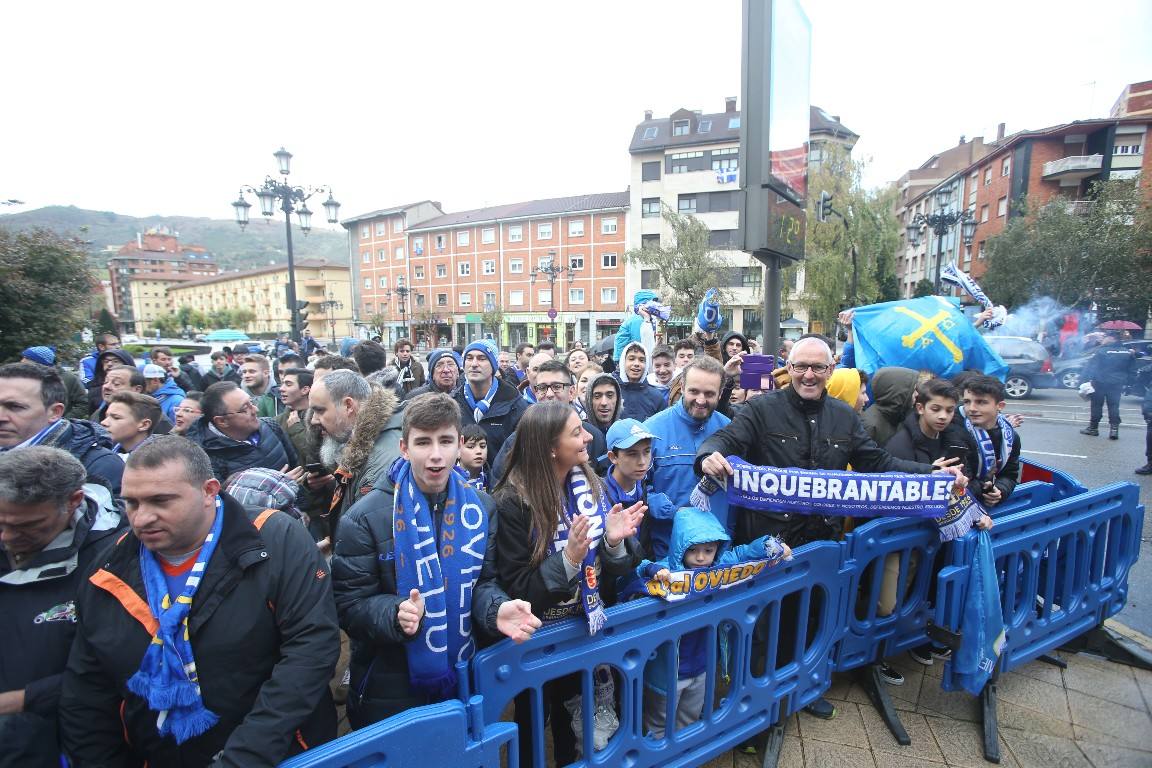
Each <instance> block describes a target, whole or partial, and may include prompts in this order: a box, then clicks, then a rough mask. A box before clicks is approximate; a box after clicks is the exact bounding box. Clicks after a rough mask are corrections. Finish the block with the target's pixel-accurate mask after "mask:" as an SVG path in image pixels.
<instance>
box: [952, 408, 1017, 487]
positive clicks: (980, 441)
mask: <svg viewBox="0 0 1152 768" xmlns="http://www.w3.org/2000/svg"><path fill="white" fill-rule="evenodd" d="M960 413H961V414H963V413H964V409H963V408H961V409H960ZM964 426H965V427H967V428H968V433H969V434H971V435H972V438H973V439H974V440H975V441H976V445H977V446H978V447H979V448H980V450H979V451H978V452H977V453H976V458H977V459H979V465H978V467H977V469H978V470H979V471H978V473H977V474H978V475H979V479H980V480H993V481H994V480H995V479H996V475H997V474H999V473H1000V470H1002V469H1004V465H1006V464H1007V463H1008V459H1009V457H1011V455H1012V446H1013V445H1014V444H1015V443H1016V430H1015V429H1013V428H1012V425H1011V424H1009V423H1008V419H1006V418H1004V417H1003V416H997V417H996V426H997V427H999V428H1000V459H999V461H997V459H996V446H995V445H994V444H993V443H992V436H991V435H990V434H988V430H986V429H981V428H980V427H977V426H976V425H975V424H973V423H972V422H971V421H969V420H968V417H967V416H965V417H964Z"/></svg>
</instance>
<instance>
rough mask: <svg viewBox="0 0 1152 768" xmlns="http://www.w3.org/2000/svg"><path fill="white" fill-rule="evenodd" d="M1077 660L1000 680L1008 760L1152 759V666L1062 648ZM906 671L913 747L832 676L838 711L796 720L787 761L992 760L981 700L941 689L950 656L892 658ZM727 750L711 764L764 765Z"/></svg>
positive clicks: (873, 767) (1066, 767)
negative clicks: (926, 661) (929, 660)
mask: <svg viewBox="0 0 1152 768" xmlns="http://www.w3.org/2000/svg"><path fill="white" fill-rule="evenodd" d="M1055 655H1057V656H1058V657H1059V658H1061V659H1063V660H1064V661H1066V662H1067V663H1068V668H1067V669H1065V670H1061V669H1059V668H1058V667H1055V666H1052V665H1050V664H1046V663H1044V662H1040V661H1034V662H1032V663H1030V664H1028V665H1026V666H1024V667H1021V668H1020V669H1018V670H1016V671H1014V672H1010V673H1008V674H1006V675H1004V676H1003V677H1002V678H1001V679H1000V687H999V707H998V711H999V715H1000V753H1001V755H1000V765H1002V766H1008V767H1009V768H1150V767H1152V672H1149V671H1146V670H1142V669H1136V668H1134V667H1128V666H1125V665H1123V664H1115V663H1112V662H1109V661H1105V660H1103V659H1100V658H1098V657H1095V656H1089V655H1086V654H1066V653H1057V654H1055ZM889 662H890V663H891V664H892V666H894V667H896V668H898V669H899V670H900V671H901V672H903V673H904V676H905V678H906V682H905V683H904V685H902V686H888V693H889V695H890V696H891V697H892V700H893V704H894V705H895V707H896V709H897V710H898V711H899V715H900V719H901V721H903V723H904V727H905V729H907V731H908V735H909V736H910V737H911V738H912V743H911V745H909V746H907V747H903V746H900V745H899V744H897V743H896V740H895V739H893V738H892V735H891V733H889V731H888V728H887V727H885V725H884V722H883V721H882V720H881V719H880V716H879V715H878V714H877V713H876V710H875V709H874V708H873V707H872V704H871V703H870V702H869V701H868V697H867V695H866V694H865V693H864V691H863V689H862V688H860V686H858V685H856V684H855V683H854V682H853V676H852V675H850V674H845V675H836V676H835V677H833V683H832V687H831V689H830V690H829V691H828V694H827V698H828V699H829V700H831V701H833V702H834V703H835V704H836V709H837V713H836V717H835V718H833V719H832V720H819V719H817V718H814V717H812V716H810V715H807V714H805V713H803V712H801V713H799V714H798V715H794V716H793V717H792V718H790V719H789V722H788V727H787V730H786V731H785V734H786V736H785V746H784V751H783V754H782V756H781V759H780V766H781V768H841V767H842V768H937V767H938V766H964V767H966V768H984V767H986V766H991V765H993V764H992V763H989V762H987V761H985V760H984V755H983V749H982V746H981V744H982V742H981V739H982V737H981V730H980V706H979V699H977V698H974V697H972V696H969V695H967V694H965V693H945V692H944V691H942V690H941V689H940V673H941V670H942V669H943V664H942V663H941V662H940V661H937V662H936V663H935V664H934V665H933V666H931V667H923V666H921V665H919V664H917V663H916V662H914V661H912V660H911V659H910V658H908V656H907V655H903V656H901V657H899V658H895V659H890V660H889ZM759 765H760V761H759V758H757V757H754V756H748V755H743V754H739V753H736V752H732V753H728V754H725V755H722V756H721V757H718V758H716V759H714V760H712V761H710V762H708V763H706V765H705V768H757V767H758V766H759Z"/></svg>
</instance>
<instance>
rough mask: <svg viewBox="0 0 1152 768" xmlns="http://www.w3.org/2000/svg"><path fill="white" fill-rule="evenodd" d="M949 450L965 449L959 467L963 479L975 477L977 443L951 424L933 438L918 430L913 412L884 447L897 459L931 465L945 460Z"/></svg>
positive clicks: (957, 424) (961, 427)
mask: <svg viewBox="0 0 1152 768" xmlns="http://www.w3.org/2000/svg"><path fill="white" fill-rule="evenodd" d="M952 446H962V447H963V448H964V451H965V454H964V461H963V463H962V464H961V465H960V466H961V469H963V470H964V475H965V477H969V478H971V477H975V476H976V452H977V450H979V449H978V448H977V447H976V441H975V440H973V439H972V435H970V434H969V433H968V430H967V429H965V428H964V427H963V426H962V425H961V424H959V423H958V422H955V421H953V422H951V423H950V424H949V425H948V426H947V428H945V430H944V431H943V432H941V433H940V434H939V435H938V436H937V437H935V438H932V437H928V435H926V434H924V430H922V429H920V417H919V415H917V413H916V411H912V412H911V413H909V414H908V415H907V416H905V417H904V421H902V422H901V423H900V426H899V428H898V429H897V430H896V434H894V435H892V437H891V439H889V440H888V442H887V443H886V444H885V446H884V449H885V450H886V451H888V453H890V454H892V455H893V456H895V457H896V458H898V459H910V460H912V461H919V462H922V463H924V464H931V463H932V462H934V461H936V460H937V459H939V458H942V457H944V456H945V455H947V453H948V452H949V448H950V447H952Z"/></svg>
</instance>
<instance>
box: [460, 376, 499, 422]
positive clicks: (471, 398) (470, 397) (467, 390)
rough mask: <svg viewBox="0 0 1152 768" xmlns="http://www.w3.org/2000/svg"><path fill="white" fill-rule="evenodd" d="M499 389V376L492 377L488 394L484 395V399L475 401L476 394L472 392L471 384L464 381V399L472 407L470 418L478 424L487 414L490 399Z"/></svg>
mask: <svg viewBox="0 0 1152 768" xmlns="http://www.w3.org/2000/svg"><path fill="white" fill-rule="evenodd" d="M499 389H500V377H499V376H493V377H492V386H491V387H489V388H488V394H486V395H484V399H483V400H480V401H477V400H476V396H475V395H474V394H472V386H471V385H470V384H468V383H467V382H465V383H464V399H465V400H467V401H468V406H469V407H470V408H471V409H472V418H473V419H474V420H475V421H476V423H477V424H479V423H480V422H481V421H483V420H484V417H485V416H487V415H488V409H489V408H491V407H492V400H493V398H495V397H496V392H497V391H498V390H499Z"/></svg>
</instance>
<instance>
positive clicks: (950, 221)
mask: <svg viewBox="0 0 1152 768" xmlns="http://www.w3.org/2000/svg"><path fill="white" fill-rule="evenodd" d="M953 191H954V187H953V185H948V186H946V187H941V188H940V189H938V190H936V210H935V211H933V212H932V213H930V214H928V215H927V216H925V215H924V214H923V213H917V214H916V215H915V216H914V217H912V221H911V223H909V224H908V227H907V231H908V242H910V243H912V247H913V248H915V247H916V246H918V245H920V230H921V228H923V227H928V228H929V229H931V230H932V231H933V232H935V233H936V279H935V280H934V281H933V286H934V288H935V291H936V293H940V269H941V266H942V263H943V261H944V235H946V234H948V233H949V232H950V231H951V230H952V228H953V227H955V226H956V225H957V224H959V225H960V236H961V238H963V240H964V245H972V237H973V236H974V235H975V234H976V219H975V217H974V216H973V215H972V211H969V210H959V211H952V210H949V208H948V206H949V204H950V203H951V202H952V193H953Z"/></svg>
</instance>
